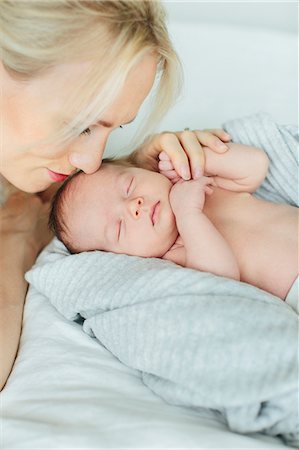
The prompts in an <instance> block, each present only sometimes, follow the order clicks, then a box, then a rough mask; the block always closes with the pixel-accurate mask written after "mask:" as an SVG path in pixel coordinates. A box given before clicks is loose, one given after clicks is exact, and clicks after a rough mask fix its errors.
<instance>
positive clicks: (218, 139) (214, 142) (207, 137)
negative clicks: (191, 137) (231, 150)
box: [194, 128, 231, 153]
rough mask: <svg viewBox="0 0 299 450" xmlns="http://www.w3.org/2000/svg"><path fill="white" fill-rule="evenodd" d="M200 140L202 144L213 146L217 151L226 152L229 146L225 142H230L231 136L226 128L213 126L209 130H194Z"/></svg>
mask: <svg viewBox="0 0 299 450" xmlns="http://www.w3.org/2000/svg"><path fill="white" fill-rule="evenodd" d="M194 133H195V134H196V136H197V138H198V140H199V141H200V142H201V144H202V145H205V146H206V147H209V148H211V149H212V150H214V151H215V152H217V153H225V152H226V151H227V150H228V146H227V145H226V144H225V143H224V142H229V141H230V140H231V137H230V135H229V134H228V133H226V132H225V131H224V130H221V129H219V128H211V129H207V130H194Z"/></svg>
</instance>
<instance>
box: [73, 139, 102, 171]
mask: <svg viewBox="0 0 299 450" xmlns="http://www.w3.org/2000/svg"><path fill="white" fill-rule="evenodd" d="M106 141H107V138H106V139H104V140H101V141H100V142H99V141H98V142H93V143H91V144H90V145H88V147H87V146H85V145H84V146H82V147H75V148H73V149H72V150H71V151H70V152H69V162H70V163H71V165H72V166H74V167H75V168H76V169H80V170H83V172H85V173H87V174H91V173H94V172H96V171H97V170H98V168H99V167H100V165H101V162H102V157H103V153H104V150H105V146H106Z"/></svg>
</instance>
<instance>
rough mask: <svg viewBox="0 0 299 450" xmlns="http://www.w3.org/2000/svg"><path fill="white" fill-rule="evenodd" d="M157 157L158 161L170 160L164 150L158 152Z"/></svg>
mask: <svg viewBox="0 0 299 450" xmlns="http://www.w3.org/2000/svg"><path fill="white" fill-rule="evenodd" d="M159 159H160V161H170V158H169V156H168V155H167V153H166V152H164V151H163V152H161V153H159Z"/></svg>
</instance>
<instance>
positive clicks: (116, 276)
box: [26, 115, 299, 446]
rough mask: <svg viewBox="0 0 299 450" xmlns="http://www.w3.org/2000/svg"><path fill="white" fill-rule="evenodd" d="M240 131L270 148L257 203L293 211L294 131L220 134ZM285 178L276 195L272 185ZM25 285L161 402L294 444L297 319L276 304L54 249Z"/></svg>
mask: <svg viewBox="0 0 299 450" xmlns="http://www.w3.org/2000/svg"><path fill="white" fill-rule="evenodd" d="M268 123H269V127H270V128H268V126H267V124H268ZM244 126H246V127H247V128H246V129H248V130H250V133H251V129H253V130H255V131H254V138H255V140H254V141H250V142H249V141H247V142H246V143H252V144H254V145H256V146H259V145H261V144H260V143H259V136H263V137H265V136H264V135H266V134H267V141H269V143H271V145H270V146H269V149H268V148H266V147H265V145H264V142H263V145H262V147H263V148H264V149H265V150H266V151H268V150H269V152H270V153H271V155H270V157H273V158H274V160H275V170H274V172H271V171H270V172H269V178H268V180H267V181H266V182H265V187H264V188H263V189H262V188H261V189H260V195H261V196H264V198H270V199H272V196H275V195H277V196H278V195H281V196H282V197H283V199H284V201H287V202H290V203H295V202H296V200H297V198H296V195H295V193H294V185H293V184H292V183H293V182H294V177H295V178H296V158H295V151H296V146H297V143H296V139H295V137H294V136H293V134H292V131H291V130H290V129H288V130H287V129H286V128H280V127H278V126H276V125H275V124H273V121H272V120H271V119H270V118H269V117H268V116H264V115H258V116H253V117H249V118H247V119H241V120H240V121H239V122H238V121H234V122H231V123H228V124H227V126H226V129H227V130H228V131H229V132H230V133H231V135H232V137H233V138H234V134H235V130H237V131H236V135H237V133H241V131H242V130H243V129H244ZM262 126H263V128H262ZM256 128H258V129H256ZM280 130H283V133H286V135H287V136H288V139H290V142H291V143H290V142H289V141H288V143H287V141H286V139H285V134H283V133H281V131H280ZM257 131H258V132H257ZM272 131H273V135H271V133H272ZM274 133H276V134H277V135H279V136H280V141H279V140H277V141H276V140H275V136H274ZM236 140H237V139H236ZM242 141H245V139H243V138H242ZM275 142H277V146H276V144H275ZM273 146H274V147H275V151H273V150H272V148H273ZM278 146H279V148H278ZM278 152H279V153H278ZM278 154H279V157H278V156H277V155H278ZM275 171H276V172H277V173H276V172H275ZM283 173H286V175H285V180H284V183H283V187H284V189H279V193H278V192H276V187H275V183H276V178H277V177H278V175H277V174H283ZM290 174H292V177H293V178H291V175H290ZM293 175H294V176H293ZM281 176H283V175H281ZM275 199H276V200H277V201H278V200H279V198H278V197H275ZM53 245H54V250H55V251H53ZM26 278H27V280H28V281H29V282H30V283H31V284H32V285H33V286H34V288H36V289H37V290H38V291H40V292H41V293H43V294H44V295H45V296H46V297H47V298H48V299H49V300H50V301H51V302H52V303H53V305H54V306H55V307H56V308H57V309H58V310H59V311H60V312H61V314H63V315H64V316H65V317H67V318H68V319H70V320H74V319H76V318H78V316H82V317H83V318H84V319H85V321H84V324H83V329H84V331H85V332H87V333H89V334H90V335H91V336H95V337H96V338H97V339H98V340H99V341H100V342H101V344H102V345H104V346H105V347H106V348H107V349H109V350H110V351H111V352H112V353H113V354H114V355H115V356H116V357H117V358H119V360H120V361H122V362H123V363H124V364H126V365H128V366H131V367H133V368H135V369H138V370H140V371H141V375H142V378H143V381H144V383H145V384H146V385H147V386H149V387H150V388H151V389H152V390H153V391H154V392H155V393H156V394H158V395H159V396H161V397H162V398H164V399H165V400H166V401H167V402H169V403H172V404H175V405H182V406H187V407H191V408H193V409H195V410H196V411H197V412H198V413H202V412H203V411H209V413H210V414H212V415H213V416H214V417H216V418H217V419H219V420H221V421H222V422H225V423H226V424H227V425H228V426H229V427H230V428H231V429H232V430H234V431H237V432H241V433H250V432H259V431H260V432H265V433H268V434H270V435H281V436H282V437H283V438H284V440H285V441H286V442H287V443H288V444H289V445H294V446H295V445H296V444H298V431H299V424H298V378H297V377H298V364H297V361H298V345H297V338H298V316H297V315H296V314H295V312H294V311H293V310H292V309H291V308H290V307H289V306H288V305H286V304H285V303H284V302H283V301H281V300H280V299H277V298H276V297H274V296H272V295H270V294H268V293H266V292H264V291H262V290H259V289H257V288H255V287H253V286H250V285H247V284H246V283H241V282H237V281H233V280H229V279H225V278H222V277H217V276H214V275H211V274H208V273H201V272H199V271H196V270H192V269H186V268H182V267H180V266H177V265H175V264H173V263H171V262H169V261H164V260H160V259H155V258H150V259H145V258H138V257H130V256H125V255H114V254H111V253H104V252H97V251H96V252H88V253H81V254H78V255H69V254H68V253H67V251H66V250H65V248H64V246H63V245H62V244H61V243H58V241H56V242H54V244H53V243H52V244H50V246H49V248H48V250H47V251H45V252H43V253H42V254H41V256H40V258H39V261H38V264H37V265H36V266H35V267H34V268H33V269H32V270H31V271H30V272H28V273H27V275H26ZM82 370H84V367H82Z"/></svg>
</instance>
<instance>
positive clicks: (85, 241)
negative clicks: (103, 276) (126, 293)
mask: <svg viewBox="0 0 299 450" xmlns="http://www.w3.org/2000/svg"><path fill="white" fill-rule="evenodd" d="M171 187H172V184H171V182H170V181H169V180H168V179H167V178H166V177H165V176H164V175H161V174H160V173H157V172H151V171H149V170H145V169H140V168H137V167H133V166H132V165H130V164H129V163H128V162H126V161H125V160H114V161H111V160H110V161H105V160H104V161H103V163H102V165H101V167H100V169H99V170H98V171H97V172H95V173H94V174H91V175H86V174H85V173H83V172H78V173H76V174H75V175H73V176H72V177H70V178H69V179H68V180H66V182H65V183H64V184H63V185H62V186H61V187H60V189H59V190H58V191H57V193H56V195H55V197H54V199H53V203H52V210H51V213H50V219H49V224H50V227H51V228H52V230H53V231H54V233H55V234H56V236H57V237H58V238H59V239H60V240H61V241H62V242H63V243H64V244H65V246H66V247H67V248H68V249H69V251H70V252H71V253H80V252H84V251H90V250H104V251H110V252H114V253H125V254H127V255H135V256H145V257H161V256H163V255H164V254H165V253H166V252H167V251H168V250H169V248H170V247H171V246H172V245H173V243H174V242H175V240H176V238H177V235H178V232H177V228H176V222H175V217H174V214H173V212H172V209H171V206H170V202H169V192H170V190H171Z"/></svg>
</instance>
